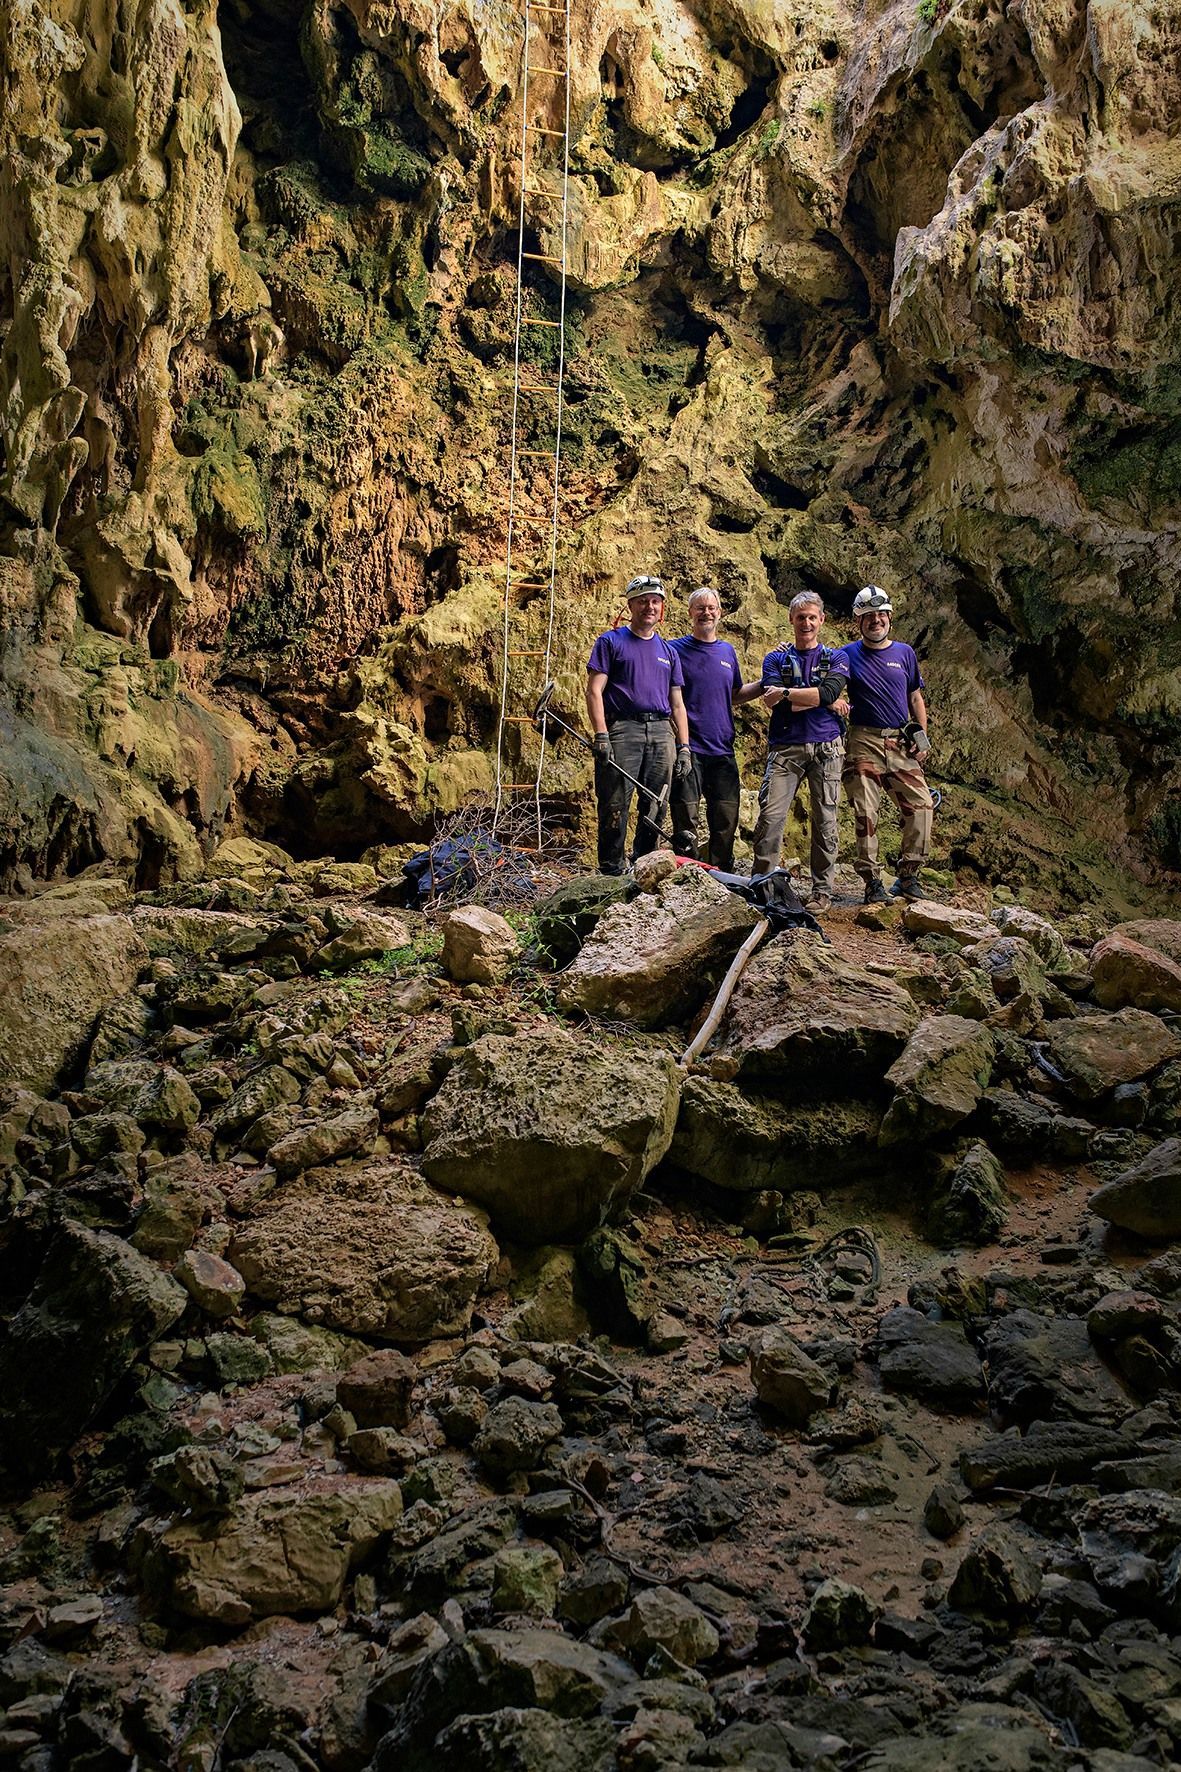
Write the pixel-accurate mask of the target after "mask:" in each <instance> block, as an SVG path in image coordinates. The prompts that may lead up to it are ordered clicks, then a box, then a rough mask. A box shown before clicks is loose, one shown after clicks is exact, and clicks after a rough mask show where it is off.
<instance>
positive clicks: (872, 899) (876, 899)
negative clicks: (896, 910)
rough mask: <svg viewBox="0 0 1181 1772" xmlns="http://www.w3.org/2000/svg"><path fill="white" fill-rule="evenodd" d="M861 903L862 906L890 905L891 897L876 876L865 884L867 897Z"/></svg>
mask: <svg viewBox="0 0 1181 1772" xmlns="http://www.w3.org/2000/svg"><path fill="white" fill-rule="evenodd" d="M861 902H862V904H889V902H890V895H889V893H888V892H887V891H886V888H885V887H884V886H883V885H882V883H881V881H880V880H879V879H878V878H877V877H876V876H875V877H874V878H873V879H872V880H867V881H866V882H865V897H864V898H863V899H862V901H861Z"/></svg>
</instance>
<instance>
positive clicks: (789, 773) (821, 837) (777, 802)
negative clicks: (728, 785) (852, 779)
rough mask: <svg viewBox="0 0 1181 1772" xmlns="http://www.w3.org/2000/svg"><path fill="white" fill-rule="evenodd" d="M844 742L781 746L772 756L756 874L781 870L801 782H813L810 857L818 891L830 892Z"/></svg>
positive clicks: (763, 787) (762, 795) (763, 789)
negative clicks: (785, 834)
mask: <svg viewBox="0 0 1181 1772" xmlns="http://www.w3.org/2000/svg"><path fill="white" fill-rule="evenodd" d="M844 755H845V746H844V741H843V740H842V739H839V738H829V739H826V740H825V741H824V743H823V744H791V745H783V746H779V747H776V749H775V750H773V751H771V752H770V753H769V754H768V756H767V767H766V768H765V769H764V771H763V779H762V782H761V783H760V786H759V822H758V824H757V825H756V826H755V859H754V872H755V873H756V874H768V873H770V871H771V869H772V868H777V867H778V866H779V851H780V848H781V847H782V844H783V827H784V825H785V824H786V823H787V815H788V813H789V812H790V811H791V806H792V801H793V800H794V799H795V797H796V793H797V791H798V789H799V786H800V783H801V782H802V781H806V782H807V784H808V797H809V799H810V801H811V803H812V807H811V811H812V816H811V819H810V821H809V822H810V829H811V838H812V845H811V855H810V857H809V860H810V862H811V868H812V886H813V889H814V890H820V891H824V892H831V891H832V887H833V870H834V869H835V867H836V862H837V802H838V800H839V799H840V793H841V764H842V762H843V760H844Z"/></svg>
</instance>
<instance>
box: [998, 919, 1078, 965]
mask: <svg viewBox="0 0 1181 1772" xmlns="http://www.w3.org/2000/svg"><path fill="white" fill-rule="evenodd" d="M991 915H992V921H993V922H994V923H995V924H996V926H997V928H998V929H999V930H1000V931H1001V934H1002V935H1019V936H1020V937H1021V939H1022V941H1025V942H1028V943H1029V946H1030V947H1031V948H1032V949H1033V951H1034V953H1035V954H1036V955H1037V957H1038V959H1039V960H1040V961H1041V962H1042V964H1043V965H1044V966H1046V967H1048V968H1049V970H1050V971H1052V972H1054V971H1061V970H1062V969H1063V968H1065V967H1069V966H1070V964H1071V956H1070V952H1069V949H1068V948H1067V946H1066V942H1065V940H1064V939H1063V937H1062V934H1061V932H1060V931H1059V930H1057V929H1055V927H1054V925H1053V923H1049V922H1047V921H1046V919H1045V917H1039V916H1038V914H1037V912H1036V911H1027V910H1026V908H1025V906H1024V905H1020V904H1000V905H997V906H996V907H995V908H994V910H993V911H992V913H991Z"/></svg>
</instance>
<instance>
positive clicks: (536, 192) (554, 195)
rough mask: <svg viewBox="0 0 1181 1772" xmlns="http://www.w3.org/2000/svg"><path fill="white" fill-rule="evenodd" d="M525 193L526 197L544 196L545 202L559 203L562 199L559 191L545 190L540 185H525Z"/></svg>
mask: <svg viewBox="0 0 1181 1772" xmlns="http://www.w3.org/2000/svg"><path fill="white" fill-rule="evenodd" d="M525 195H526V197H544V198H545V200H546V202H547V203H560V202H561V201H562V193H561V191H545V190H543V189H542V188H541V186H540V185H526V186H525Z"/></svg>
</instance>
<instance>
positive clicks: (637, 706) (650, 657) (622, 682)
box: [586, 628, 685, 725]
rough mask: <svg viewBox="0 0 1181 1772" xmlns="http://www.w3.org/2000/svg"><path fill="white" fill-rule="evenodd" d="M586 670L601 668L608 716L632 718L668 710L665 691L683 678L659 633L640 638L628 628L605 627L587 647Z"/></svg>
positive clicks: (669, 712) (619, 718)
mask: <svg viewBox="0 0 1181 1772" xmlns="http://www.w3.org/2000/svg"><path fill="white" fill-rule="evenodd" d="M586 668H587V670H588V672H594V671H602V673H603V675H604V676H605V677H606V679H607V685H606V688H605V689H604V690H603V712H604V713H605V714H606V716H607V724H608V725H610V724H611V722H612V720H634V719H636V718H637V716H638V715H640V714H671V713H672V703H671V702H670V701H669V698H668V692H669V687H670V685H672V684H674V683H675V684H676V686H677V688H678V689H679V688H680V687H681V686H682V685H683V683H684V681H685V678H684V674H683V672H682V670H681V661H680V659H679V658H678V657H677V655H676V653H675V652H674V651H673V649H672V647H671V646H670V645H669V643H668V641H667V640H662V639H661V637H660V635H659V634H653V636H652V638H651V639H650V640H641V639H640V637H639V635H638V634H633V633H632V631H631V629H630V628H608V629H607V632H606V633H605V634H600V635H599V637H598V639H597V640H596V641H595V643H594V646H593V648H592V649H591V655H590V659H589V661H588V663H587V667H586Z"/></svg>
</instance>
